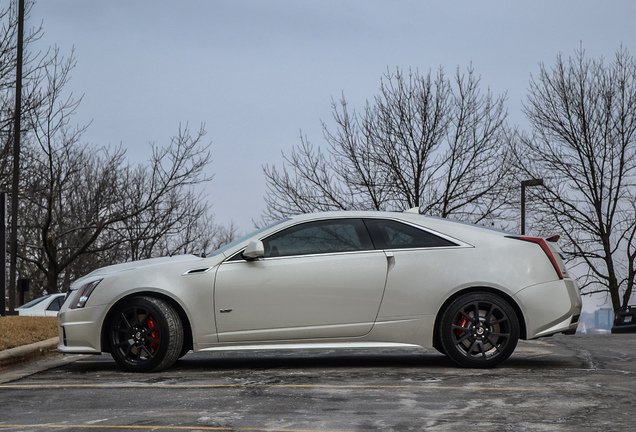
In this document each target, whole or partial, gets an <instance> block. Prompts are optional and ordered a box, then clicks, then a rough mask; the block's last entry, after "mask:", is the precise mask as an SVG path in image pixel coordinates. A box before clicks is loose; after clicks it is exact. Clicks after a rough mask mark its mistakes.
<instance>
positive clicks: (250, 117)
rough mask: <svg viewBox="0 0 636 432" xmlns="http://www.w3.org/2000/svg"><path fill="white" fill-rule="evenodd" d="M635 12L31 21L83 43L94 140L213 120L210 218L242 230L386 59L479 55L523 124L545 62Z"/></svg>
mask: <svg viewBox="0 0 636 432" xmlns="http://www.w3.org/2000/svg"><path fill="white" fill-rule="evenodd" d="M635 17H636V1H634V0H612V1H600V0H599V1H586V0H571V1H555V0H546V1H541V0H539V1H537V0H532V1H524V2H516V1H510V0H505V1H486V0H471V1H444V0H437V1H399V0H390V1H374V0H359V1H358V0H356V1H353V0H351V1H347V0H334V1H331V0H328V1H325V0H313V1H304V0H285V1H283V0H280V1H274V0H272V1H265V0H258V1H257V0H254V1H241V0H227V1H215V0H207V1H203V0H199V1H194V0H179V1H165V0H135V1H131V0H121V1H120V0H108V1H91V0H40V1H39V2H38V3H37V4H36V5H35V6H34V7H33V9H32V12H31V16H30V18H29V21H28V22H27V25H31V26H33V25H37V24H39V23H40V22H42V23H43V26H44V31H45V34H44V38H43V39H42V40H41V41H40V42H39V44H40V46H49V45H58V46H59V48H60V49H61V51H62V52H63V53H67V54H68V53H70V51H71V49H72V48H73V47H74V49H75V55H76V59H77V67H76V68H75V70H74V72H73V74H72V80H71V82H70V84H69V86H68V90H72V91H73V92H74V94H75V95H84V100H83V103H82V105H81V106H80V108H79V111H78V114H77V116H76V119H75V121H76V122H77V123H79V124H85V123H88V122H90V121H92V124H91V126H90V128H89V129H88V131H87V132H86V134H85V135H84V140H85V141H88V142H91V143H94V144H96V145H100V146H102V145H109V144H110V145H117V144H120V143H121V144H122V145H123V146H124V147H125V148H126V149H128V154H129V157H130V158H131V160H133V161H138V162H141V161H144V160H145V159H146V158H147V155H148V148H149V146H148V143H149V142H155V143H156V144H160V145H164V144H167V143H168V142H169V139H170V137H171V136H174V135H175V134H176V133H177V131H178V127H179V124H180V123H181V124H185V123H189V125H190V127H191V128H192V129H194V130H196V129H198V127H199V125H200V124H202V123H204V124H205V127H206V130H207V132H208V134H207V136H206V140H207V141H209V142H211V143H212V152H213V158H214V162H213V164H212V165H211V166H210V173H211V174H212V173H213V174H214V175H215V177H214V180H213V181H212V183H210V184H209V185H207V186H206V191H207V193H208V196H209V200H210V202H211V203H212V205H213V212H214V213H215V214H216V220H217V222H219V223H229V222H230V221H231V220H233V221H234V222H235V223H236V224H237V226H238V228H239V230H240V231H242V232H245V231H249V230H250V229H251V228H252V223H251V220H252V219H260V216H261V213H262V211H263V209H264V201H263V196H264V193H265V190H266V189H265V179H264V176H263V174H262V166H263V165H264V164H276V165H277V166H280V165H281V163H282V157H281V151H284V152H286V153H289V152H290V150H291V148H292V147H293V146H295V145H297V144H298V143H299V135H300V131H301V130H302V133H303V134H304V135H307V136H308V138H309V139H310V141H312V142H313V143H314V144H321V143H322V132H321V126H320V123H321V120H324V121H327V122H329V121H330V120H331V107H330V104H331V100H332V98H333V99H338V98H340V96H341V94H343V93H344V95H345V96H346V98H347V100H348V101H349V103H350V105H351V106H352V107H353V108H361V107H362V106H363V105H364V103H365V101H366V100H367V99H371V98H373V96H374V95H376V94H377V92H378V88H379V85H380V77H381V76H382V74H383V73H384V72H386V71H387V68H388V69H391V70H395V68H396V67H399V68H402V69H408V68H413V69H418V70H419V72H420V73H422V74H426V73H428V71H429V70H431V69H433V70H435V69H437V68H438V67H440V66H441V67H443V68H444V69H445V71H446V72H447V73H448V74H449V75H450V74H453V73H454V72H455V69H456V68H457V67H460V68H462V69H465V68H466V67H467V66H469V65H470V64H472V65H473V67H474V69H475V72H476V73H477V75H480V76H481V77H482V89H483V90H485V89H486V88H487V87H490V88H491V89H492V91H493V92H494V93H495V94H500V93H503V92H506V91H507V92H508V104H507V106H508V110H509V113H510V116H509V119H510V121H511V122H513V123H516V124H519V123H522V122H523V117H522V115H521V113H520V108H521V101H522V100H523V98H524V97H525V92H526V89H527V87H528V81H529V77H530V74H536V73H537V71H538V67H539V64H540V63H544V64H546V65H548V66H550V65H552V64H553V63H554V60H555V57H556V55H557V54H558V53H559V52H561V53H563V54H564V55H565V56H570V55H573V54H574V51H575V50H576V49H578V48H579V47H580V45H581V44H582V45H583V47H584V49H585V50H586V52H587V55H588V56H589V57H594V58H598V57H600V56H604V57H606V58H608V59H611V58H612V57H613V55H614V53H615V52H616V50H617V49H618V48H619V46H620V45H621V44H622V45H623V46H624V47H625V48H627V49H628V50H629V51H630V52H631V53H632V54H636V52H635V50H636V47H635V46H634V45H635V42H636V40H635V36H636V26H635V25H634V18H635Z"/></svg>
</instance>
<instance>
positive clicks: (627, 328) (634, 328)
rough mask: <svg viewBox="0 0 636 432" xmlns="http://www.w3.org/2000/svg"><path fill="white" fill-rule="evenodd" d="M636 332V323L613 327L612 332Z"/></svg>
mask: <svg viewBox="0 0 636 432" xmlns="http://www.w3.org/2000/svg"><path fill="white" fill-rule="evenodd" d="M620 333H636V324H628V325H620V326H614V327H612V334H620Z"/></svg>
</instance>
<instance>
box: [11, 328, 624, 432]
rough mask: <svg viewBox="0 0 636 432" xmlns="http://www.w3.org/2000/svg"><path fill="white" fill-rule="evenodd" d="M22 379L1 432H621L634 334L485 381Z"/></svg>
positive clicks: (477, 374) (295, 360)
mask: <svg viewBox="0 0 636 432" xmlns="http://www.w3.org/2000/svg"><path fill="white" fill-rule="evenodd" d="M49 367H50V365H49ZM32 368H33V366H32ZM14 372H15V371H14ZM32 373H33V374H32V375H28V376H25V377H22V378H19V377H18V378H15V379H11V378H7V376H8V375H7V374H6V373H0V382H2V381H8V382H4V383H3V384H0V431H1V430H11V431H48V430H55V431H86V430H110V431H112V430H117V431H128V430H130V431H133V430H134V431H139V430H148V431H153V430H157V431H160V430H161V431H165V430H172V431H210V430H215V431H285V432H291V431H303V432H309V431H312V432H313V431H316V432H325V431H422V430H432V431H454V432H456V431H458V430H464V429H467V428H470V429H472V430H489V431H519V430H524V431H581V430H590V431H626V430H631V429H632V428H633V424H634V416H635V413H636V398H635V397H634V396H635V393H636V392H635V389H636V334H634V335H576V336H555V337H553V338H547V339H540V340H537V341H521V342H520V344H519V346H518V347H517V350H516V351H515V353H514V354H513V356H512V357H511V358H510V359H509V360H508V361H507V362H505V363H504V364H503V365H502V366H500V367H498V368H496V369H490V370H476V369H460V368H457V367H455V366H454V365H453V364H452V363H451V362H450V361H449V360H448V359H446V357H444V356H442V355H440V354H438V353H437V352H435V351H424V350H415V349H408V350H392V349H391V350H379V351H378V350H375V351H361V350H346V351H329V350H319V351H310V350H306V351H294V352H292V351H257V352H236V353H197V354H192V353H191V354H188V355H186V356H185V357H184V358H183V359H181V360H179V361H178V362H177V364H176V365H175V367H173V368H171V369H169V370H167V371H164V372H160V373H150V374H136V373H128V372H124V371H121V370H120V369H118V367H117V366H116V364H115V363H114V362H113V361H112V359H111V358H110V356H108V355H103V356H83V357H81V358H79V359H78V360H77V361H74V362H69V361H63V362H60V364H59V365H57V366H56V367H52V368H50V369H48V370H44V371H40V372H38V371H37V370H35V369H34V370H33V371H32ZM3 374H4V375H3ZM3 376H4V380H3V379H2V378H3ZM17 376H18V375H16V377H17Z"/></svg>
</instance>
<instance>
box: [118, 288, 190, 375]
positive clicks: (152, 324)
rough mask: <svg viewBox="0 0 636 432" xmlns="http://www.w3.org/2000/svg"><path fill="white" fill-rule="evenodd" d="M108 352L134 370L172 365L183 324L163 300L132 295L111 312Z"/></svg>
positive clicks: (179, 344)
mask: <svg viewBox="0 0 636 432" xmlns="http://www.w3.org/2000/svg"><path fill="white" fill-rule="evenodd" d="M109 337H110V346H111V350H110V351H111V355H112V356H113V359H114V360H115V362H117V364H119V365H120V366H121V367H123V368H124V369H127V370H130V371H134V372H151V371H154V372H158V371H160V370H163V369H166V368H169V367H170V366H172V365H173V364H174V363H175V362H176V361H177V359H178V358H179V354H180V353H181V348H182V346H183V325H182V323H181V321H180V320H179V315H178V314H177V313H176V312H175V310H174V309H173V308H172V306H170V305H169V304H168V303H166V302H165V301H163V300H159V299H156V298H153V297H133V298H131V299H130V300H129V301H127V302H126V303H125V304H123V305H121V306H119V308H118V309H117V310H116V311H115V313H114V314H113V315H112V319H111V321H110V327H109Z"/></svg>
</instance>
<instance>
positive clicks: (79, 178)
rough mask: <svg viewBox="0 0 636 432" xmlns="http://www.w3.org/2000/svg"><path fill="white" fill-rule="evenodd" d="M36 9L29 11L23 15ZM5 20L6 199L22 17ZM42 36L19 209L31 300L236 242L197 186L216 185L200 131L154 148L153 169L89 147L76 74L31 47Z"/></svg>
mask: <svg viewBox="0 0 636 432" xmlns="http://www.w3.org/2000/svg"><path fill="white" fill-rule="evenodd" d="M32 6H33V2H27V5H26V13H27V15H28V12H29V10H30V9H31V7H32ZM15 9H16V8H15V6H14V5H12V6H8V7H6V8H5V9H2V10H0V22H2V29H1V30H0V56H1V57H0V58H1V63H0V142H1V143H2V145H1V147H0V190H2V191H7V192H9V193H10V192H11V178H12V173H13V150H12V149H13V137H14V135H13V134H14V133H15V132H16V131H14V130H13V118H14V117H13V116H14V100H15V79H16V76H15V65H16V43H17V42H16V41H17V37H16V32H17V17H16V15H17V14H16V10H15ZM42 34H43V30H42V27H38V28H34V29H30V30H29V31H28V32H25V37H24V46H25V53H27V54H26V55H25V58H24V63H23V64H24V66H23V81H24V84H23V97H22V100H23V105H22V109H21V111H22V112H21V116H22V117H21V123H22V127H21V129H22V130H21V131H20V134H21V157H20V186H19V190H18V194H19V209H18V214H19V218H18V221H17V222H18V230H17V236H18V248H17V258H18V266H17V270H18V275H19V277H20V278H28V279H30V280H31V287H32V288H31V294H32V295H34V296H37V295H39V294H41V293H43V292H48V293H52V292H58V291H61V290H63V289H65V288H66V287H68V285H69V284H70V282H71V281H73V280H74V279H76V278H78V277H80V276H82V275H85V274H86V273H87V272H88V271H90V270H93V269H95V268H98V267H102V266H106V265H110V264H114V263H117V262H123V261H130V260H137V259H143V258H150V257H154V256H161V255H173V254H179V253H201V252H204V251H210V250H212V249H215V248H216V247H218V246H220V245H222V244H224V243H226V242H228V241H231V240H232V238H233V237H234V235H235V228H234V226H233V225H232V224H229V225H219V224H217V223H216V222H215V220H214V218H213V215H212V213H211V211H210V206H209V204H208V200H207V197H206V196H205V195H203V194H202V193H200V192H197V189H196V188H195V186H197V185H201V184H205V183H206V182H209V181H210V180H211V179H212V176H211V175H209V174H207V171H208V170H209V165H210V163H211V162H212V153H211V146H210V144H209V143H206V142H205V141H204V137H205V135H206V131H205V129H204V127H203V126H201V127H200V128H199V129H196V130H191V129H190V128H189V127H188V125H179V127H178V129H177V131H176V133H175V135H174V136H173V137H167V142H166V143H165V144H164V145H156V144H149V147H150V148H149V150H150V152H149V153H150V158H149V160H148V161H147V162H146V163H142V164H133V163H131V162H130V161H128V159H127V158H126V152H125V150H124V149H123V148H122V147H121V146H115V147H113V146H98V145H94V144H89V143H85V142H82V134H83V132H84V131H85V130H86V127H87V126H80V127H77V126H72V122H71V120H72V118H73V115H74V114H75V113H76V111H77V109H78V107H79V105H80V103H81V98H78V99H76V98H74V97H73V95H72V94H71V95H68V94H67V93H66V92H65V91H64V89H65V86H66V85H67V84H68V82H69V80H70V77H71V72H72V70H73V68H74V66H75V64H76V60H75V58H74V55H73V53H72V52H71V53H70V54H69V55H67V56H64V55H63V54H62V53H61V51H60V50H59V49H58V48H57V47H53V48H51V49H50V50H48V51H47V52H45V53H38V54H37V55H34V54H29V53H30V51H29V49H28V47H29V46H30V45H32V44H33V42H35V41H36V40H38V39H39V38H41V37H42Z"/></svg>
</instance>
